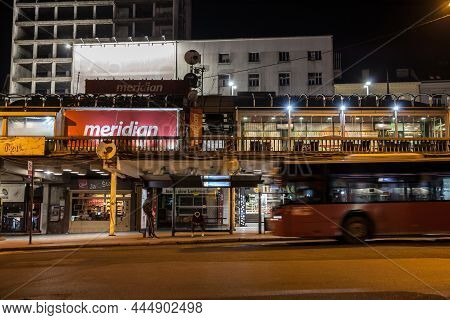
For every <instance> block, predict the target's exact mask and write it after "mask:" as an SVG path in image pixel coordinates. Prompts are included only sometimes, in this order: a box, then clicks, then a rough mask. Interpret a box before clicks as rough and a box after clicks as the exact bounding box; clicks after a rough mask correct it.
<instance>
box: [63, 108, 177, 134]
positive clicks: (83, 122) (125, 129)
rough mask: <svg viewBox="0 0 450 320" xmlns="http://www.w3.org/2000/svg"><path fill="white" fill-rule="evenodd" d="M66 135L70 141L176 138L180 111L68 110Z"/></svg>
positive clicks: (65, 114) (66, 112)
mask: <svg viewBox="0 0 450 320" xmlns="http://www.w3.org/2000/svg"><path fill="white" fill-rule="evenodd" d="M64 117H65V127H66V134H67V135H68V136H70V137H81V136H84V137H119V136H122V137H175V136H177V135H178V110H177V109H164V110H162V109H157V110H156V109H151V110H145V111H144V110H66V111H65V112H64Z"/></svg>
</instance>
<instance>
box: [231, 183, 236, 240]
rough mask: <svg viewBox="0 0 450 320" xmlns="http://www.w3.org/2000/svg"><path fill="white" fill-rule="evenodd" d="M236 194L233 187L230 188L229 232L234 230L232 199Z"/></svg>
mask: <svg viewBox="0 0 450 320" xmlns="http://www.w3.org/2000/svg"><path fill="white" fill-rule="evenodd" d="M235 196H236V190H235V189H234V188H230V234H233V232H234V220H235V216H236V215H235V210H234V209H235V205H234V200H235Z"/></svg>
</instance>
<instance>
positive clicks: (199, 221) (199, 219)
mask: <svg viewBox="0 0 450 320" xmlns="http://www.w3.org/2000/svg"><path fill="white" fill-rule="evenodd" d="M197 226H199V227H200V228H201V229H202V237H204V236H205V219H204V218H203V215H202V214H201V213H200V212H198V211H197V212H195V213H194V215H193V216H192V237H194V232H195V227H197Z"/></svg>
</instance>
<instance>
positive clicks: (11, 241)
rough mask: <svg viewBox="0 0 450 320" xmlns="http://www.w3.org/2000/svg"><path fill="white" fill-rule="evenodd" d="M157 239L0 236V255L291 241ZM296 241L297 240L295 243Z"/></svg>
mask: <svg viewBox="0 0 450 320" xmlns="http://www.w3.org/2000/svg"><path fill="white" fill-rule="evenodd" d="M158 236H159V239H148V238H143V236H142V234H141V233H138V232H126V233H118V234H117V235H116V236H115V237H110V236H109V235H108V234H107V233H89V234H64V235H33V244H32V245H29V244H28V236H6V237H2V236H0V252H5V251H25V250H49V249H50V250H51V249H54V250H56V249H73V248H80V247H83V248H98V247H120V246H154V245H183V244H185V245H186V244H208V243H233V242H234V243H236V242H270V241H292V240H294V239H290V238H283V237H277V236H273V235H271V234H270V233H267V234H262V235H259V234H255V233H254V232H251V233H250V232H237V233H234V234H232V235H230V234H228V233H206V234H205V236H204V237H201V235H200V234H199V233H196V236H195V237H194V238H192V237H191V234H190V233H177V235H176V237H172V235H171V233H170V232H158ZM295 240H298V239H295Z"/></svg>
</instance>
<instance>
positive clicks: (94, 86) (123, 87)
mask: <svg viewBox="0 0 450 320" xmlns="http://www.w3.org/2000/svg"><path fill="white" fill-rule="evenodd" d="M188 92H189V85H188V83H187V82H186V81H184V80H86V93H89V94H154V95H180V96H184V95H187V94H188Z"/></svg>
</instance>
